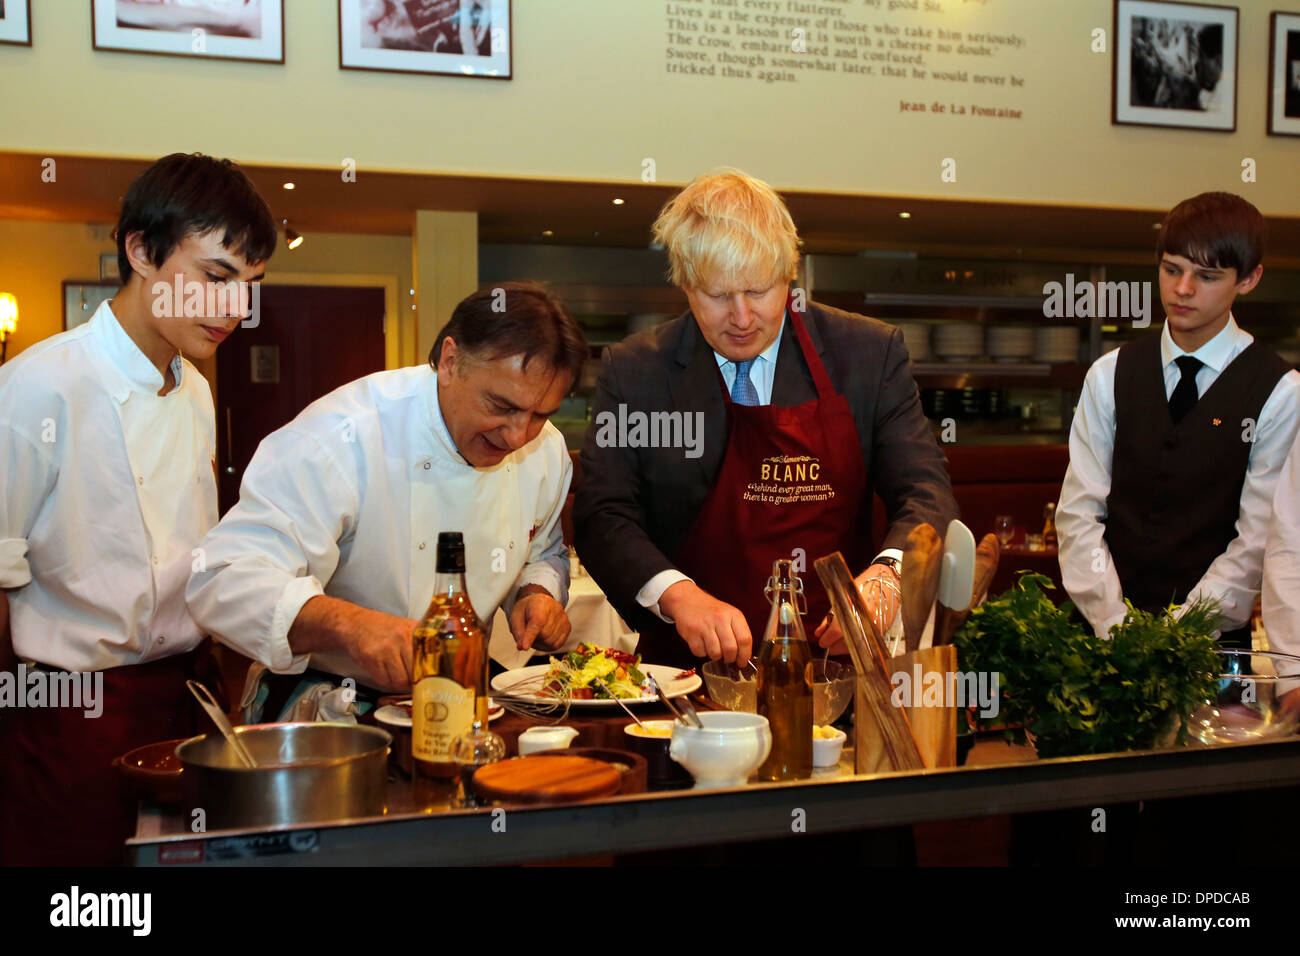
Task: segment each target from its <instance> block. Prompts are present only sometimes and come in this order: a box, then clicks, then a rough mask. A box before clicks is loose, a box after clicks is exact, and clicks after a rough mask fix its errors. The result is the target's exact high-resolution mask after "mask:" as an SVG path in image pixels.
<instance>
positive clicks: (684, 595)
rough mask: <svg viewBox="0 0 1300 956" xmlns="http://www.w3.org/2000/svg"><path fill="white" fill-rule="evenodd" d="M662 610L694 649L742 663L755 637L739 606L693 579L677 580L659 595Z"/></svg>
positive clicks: (705, 654)
mask: <svg viewBox="0 0 1300 956" xmlns="http://www.w3.org/2000/svg"><path fill="white" fill-rule="evenodd" d="M659 610H660V611H662V612H663V613H664V614H665V615H666V616H668V617H670V618H672V620H673V622H674V623H675V624H676V625H677V633H678V634H680V635H681V638H682V640H684V641H685V642H686V644H687V646H688V647H690V649H691V653H692V654H694V655H695V656H696V657H707V658H709V659H710V660H715V661H716V660H718V659H719V658H721V659H722V660H724V661H727V662H729V663H730V662H735V663H736V664H741V665H743V664H744V663H745V662H746V661H747V660H749V655H750V652H751V651H752V650H753V646H754V638H753V636H752V635H751V634H750V633H749V625H748V624H746V623H745V615H743V614H741V613H740V611H739V609H737V608H734V607H732V606H731V605H730V604H726V603H724V602H722V601H719V600H718V599H717V598H715V597H714V596H713V595H712V594H709V593H708V592H707V591H705V590H703V589H702V588H700V587H699V586H697V585H696V584H695V582H694V581H678V582H677V583H676V584H674V585H673V586H672V587H670V588H669V589H668V590H667V591H665V592H664V593H663V594H662V595H661V596H660V598H659Z"/></svg>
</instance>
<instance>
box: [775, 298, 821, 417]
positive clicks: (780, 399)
mask: <svg viewBox="0 0 1300 956" xmlns="http://www.w3.org/2000/svg"><path fill="white" fill-rule="evenodd" d="M803 324H804V327H805V328H806V329H807V330H808V337H809V338H810V339H812V343H813V347H814V348H816V349H817V354H818V355H820V354H821V353H822V344H821V336H820V335H819V334H818V331H817V325H816V323H815V322H814V321H813V319H812V309H811V307H810V308H809V310H808V311H806V312H805V313H804V317H803ZM816 397H817V386H816V385H814V384H813V380H812V372H810V371H809V370H808V363H807V362H805V361H804V357H803V352H802V351H801V350H800V348H799V337H798V336H797V335H795V331H794V323H793V322H791V321H790V317H789V316H786V322H785V328H783V329H782V330H781V348H780V349H779V350H778V351H777V353H776V375H775V377H774V378H773V379H772V404H773V405H776V406H778V407H780V408H789V407H790V406H792V405H802V404H804V403H805V402H811V401H812V400H813V399H815V398H816Z"/></svg>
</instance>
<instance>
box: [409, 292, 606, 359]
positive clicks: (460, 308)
mask: <svg viewBox="0 0 1300 956" xmlns="http://www.w3.org/2000/svg"><path fill="white" fill-rule="evenodd" d="M449 338H450V339H454V340H455V341H456V347H457V348H459V349H463V350H464V351H465V352H466V353H468V355H470V356H471V357H473V358H478V359H485V360H488V361H493V360H495V359H501V358H508V357H511V356H514V355H522V356H523V363H522V365H523V367H524V368H525V369H526V368H527V367H528V363H529V362H531V361H532V360H533V359H535V358H536V359H540V360H541V361H543V362H545V363H546V364H547V365H548V366H550V367H551V368H554V369H556V370H557V371H565V372H568V373H569V375H570V376H571V377H572V378H573V380H574V381H577V379H578V376H579V375H581V374H582V366H583V363H584V362H586V361H587V357H588V354H589V352H588V349H587V339H586V337H585V336H584V335H583V334H582V328H581V327H580V326H579V325H578V323H577V322H575V321H574V320H573V317H572V316H571V315H569V313H568V311H567V310H566V309H565V308H564V306H563V305H562V304H561V303H560V300H559V299H558V298H556V297H555V294H554V293H552V292H551V291H550V290H549V289H547V288H546V287H545V286H544V285H542V284H541V283H539V282H498V283H497V284H496V285H493V286H490V287H487V288H483V289H479V290H478V291H477V292H475V293H473V294H471V295H468V296H466V297H465V298H464V299H463V300H461V302H460V304H459V305H457V306H456V309H455V311H453V312H452V314H451V320H450V321H449V322H448V323H447V324H446V325H444V326H443V327H442V331H441V332H439V333H438V338H437V340H436V341H434V343H433V348H432V349H430V350H429V364H430V365H432V366H433V367H434V368H437V367H438V360H439V359H440V358H441V357H442V343H443V342H444V341H445V340H447V339H449Z"/></svg>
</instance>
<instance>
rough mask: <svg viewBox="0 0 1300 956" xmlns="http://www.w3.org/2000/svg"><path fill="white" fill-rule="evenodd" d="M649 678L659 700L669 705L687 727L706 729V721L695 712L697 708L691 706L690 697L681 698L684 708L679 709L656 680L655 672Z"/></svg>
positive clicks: (666, 705)
mask: <svg viewBox="0 0 1300 956" xmlns="http://www.w3.org/2000/svg"><path fill="white" fill-rule="evenodd" d="M649 680H650V686H651V688H653V690H654V692H655V693H656V694H658V695H659V702H660V703H662V704H663V705H664V706H665V707H667V708H668V710H669V711H670V712H671V713H672V715H673V716H674V717H676V718H677V719H678V720H679V721H681V722H682V723H683V724H685V725H686V726H687V727H695V728H697V729H699V730H703V729H704V721H702V720H700V715H699V714H697V713H696V712H695V708H694V707H692V706H691V702H690V700H689V699H687V698H686V697H685V696H683V697H682V698H681V701H682V710H678V709H677V708H676V707H675V706H674V705H673V702H672V701H670V700H669V699H668V695H667V694H665V693H664V689H663V688H662V687H660V686H659V682H658V681H657V680H655V678H654V675H653V674H651V675H649ZM682 711H685V712H686V713H685V715H683V713H682Z"/></svg>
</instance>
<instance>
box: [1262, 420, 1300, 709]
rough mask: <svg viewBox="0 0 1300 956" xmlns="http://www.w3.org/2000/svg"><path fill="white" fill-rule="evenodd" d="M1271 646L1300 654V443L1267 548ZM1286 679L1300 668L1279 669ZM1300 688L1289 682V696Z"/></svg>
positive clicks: (1280, 483) (1265, 600) (1285, 474)
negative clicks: (1290, 692)
mask: <svg viewBox="0 0 1300 956" xmlns="http://www.w3.org/2000/svg"><path fill="white" fill-rule="evenodd" d="M1261 603H1262V604H1263V606H1264V607H1263V611H1264V630H1265V632H1267V634H1268V647H1269V650H1272V651H1280V652H1281V653H1283V654H1296V655H1300V441H1297V442H1296V443H1295V444H1293V445H1292V446H1291V454H1290V455H1288V456H1287V459H1286V463H1285V464H1284V465H1283V466H1282V473H1281V475H1279V476H1278V480H1277V489H1276V491H1275V492H1274V496H1273V522H1272V524H1270V525H1269V529H1268V539H1267V541H1266V542H1265V545H1264V585H1263V595H1262V598H1261ZM1277 670H1278V673H1279V674H1280V675H1283V676H1288V677H1289V676H1296V675H1300V667H1289V666H1279V667H1278V669H1277ZM1297 687H1300V683H1296V684H1291V683H1288V684H1286V685H1285V686H1281V687H1279V688H1278V691H1279V692H1281V693H1286V692H1289V691H1292V690H1295V689H1296V688H1297Z"/></svg>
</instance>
